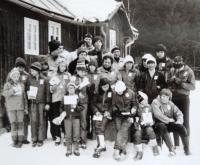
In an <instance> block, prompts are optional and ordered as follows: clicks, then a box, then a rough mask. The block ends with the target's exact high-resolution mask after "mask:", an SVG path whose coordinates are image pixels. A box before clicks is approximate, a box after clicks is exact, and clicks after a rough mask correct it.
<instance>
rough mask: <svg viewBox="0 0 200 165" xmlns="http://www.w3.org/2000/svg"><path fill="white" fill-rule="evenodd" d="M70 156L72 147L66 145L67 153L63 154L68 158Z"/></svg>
mask: <svg viewBox="0 0 200 165" xmlns="http://www.w3.org/2000/svg"><path fill="white" fill-rule="evenodd" d="M70 155H72V145H71V144H67V152H66V154H65V156H67V157H68V156H70Z"/></svg>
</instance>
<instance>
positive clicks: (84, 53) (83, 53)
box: [78, 52, 87, 60]
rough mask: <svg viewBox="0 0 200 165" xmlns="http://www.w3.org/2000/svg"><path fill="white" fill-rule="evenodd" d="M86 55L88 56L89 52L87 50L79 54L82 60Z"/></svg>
mask: <svg viewBox="0 0 200 165" xmlns="http://www.w3.org/2000/svg"><path fill="white" fill-rule="evenodd" d="M86 57H87V53H86V52H82V53H80V54H79V55H78V58H79V59H80V60H85V59H86Z"/></svg>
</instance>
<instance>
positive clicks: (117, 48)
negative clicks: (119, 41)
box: [111, 46, 120, 53]
mask: <svg viewBox="0 0 200 165" xmlns="http://www.w3.org/2000/svg"><path fill="white" fill-rule="evenodd" d="M115 50H120V48H119V47H118V46H115V47H114V48H112V49H111V53H113V52H114V51H115Z"/></svg>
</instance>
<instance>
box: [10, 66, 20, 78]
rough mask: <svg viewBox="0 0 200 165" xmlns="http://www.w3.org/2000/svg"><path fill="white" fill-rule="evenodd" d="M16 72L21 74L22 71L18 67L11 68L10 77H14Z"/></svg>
mask: <svg viewBox="0 0 200 165" xmlns="http://www.w3.org/2000/svg"><path fill="white" fill-rule="evenodd" d="M15 74H17V75H19V76H20V72H19V70H18V69H17V68H14V69H12V70H11V72H10V75H9V77H10V78H11V79H12V78H13V76H14V75H15Z"/></svg>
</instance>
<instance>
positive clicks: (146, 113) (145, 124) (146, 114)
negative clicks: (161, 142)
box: [134, 91, 159, 160]
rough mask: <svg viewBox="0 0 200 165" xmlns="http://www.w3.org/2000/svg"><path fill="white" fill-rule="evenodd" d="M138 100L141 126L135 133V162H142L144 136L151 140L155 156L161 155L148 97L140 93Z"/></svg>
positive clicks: (150, 143) (139, 125) (138, 114)
mask: <svg viewBox="0 0 200 165" xmlns="http://www.w3.org/2000/svg"><path fill="white" fill-rule="evenodd" d="M137 100H138V103H139V106H138V109H137V116H138V117H139V124H138V126H137V127H136V128H135V133H134V144H135V148H136V155H135V158H134V159H135V160H141V159H142V156H143V151H142V136H143V135H145V137H147V138H148V139H149V145H150V146H151V147H152V150H153V154H154V156H157V155H159V150H158V146H157V142H156V135H155V133H154V130H153V128H152V126H153V125H154V121H153V110H152V108H151V106H150V105H149V104H148V96H147V95H146V94H145V93H143V92H140V91H139V92H138V95H137Z"/></svg>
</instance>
